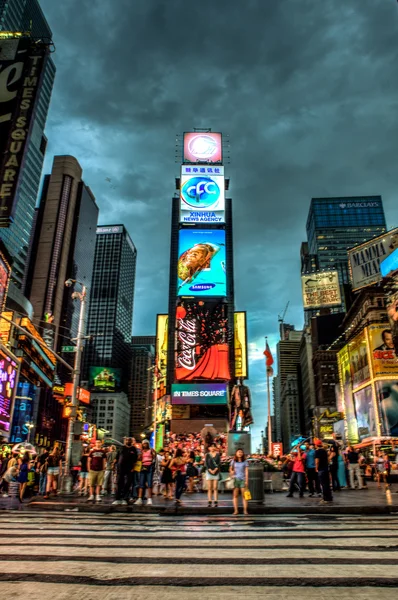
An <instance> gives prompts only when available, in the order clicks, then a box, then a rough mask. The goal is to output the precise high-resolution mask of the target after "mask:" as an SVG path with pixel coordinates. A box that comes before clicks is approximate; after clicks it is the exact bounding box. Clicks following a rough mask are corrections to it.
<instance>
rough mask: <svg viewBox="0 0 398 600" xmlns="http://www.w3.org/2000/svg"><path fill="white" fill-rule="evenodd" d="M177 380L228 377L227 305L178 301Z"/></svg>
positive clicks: (221, 378) (223, 378) (224, 378)
mask: <svg viewBox="0 0 398 600" xmlns="http://www.w3.org/2000/svg"><path fill="white" fill-rule="evenodd" d="M176 329H177V331H176V337H177V345H176V350H177V351H176V367H175V379H176V380H177V381H194V380H222V381H227V380H229V379H230V377H231V376H230V370H229V349H228V317H227V306H226V305H225V304H224V303H222V302H218V303H211V302H204V301H197V302H195V301H192V302H190V301H188V302H182V303H181V304H180V305H179V306H178V307H177V312H176Z"/></svg>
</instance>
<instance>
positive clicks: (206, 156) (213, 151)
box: [183, 131, 222, 163]
mask: <svg viewBox="0 0 398 600" xmlns="http://www.w3.org/2000/svg"><path fill="white" fill-rule="evenodd" d="M183 162H185V163H187V162H188V163H221V162H222V134H221V133H212V132H205V133H200V132H198V131H190V132H186V133H184V153H183Z"/></svg>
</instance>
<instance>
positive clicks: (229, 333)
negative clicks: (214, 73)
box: [167, 130, 248, 433]
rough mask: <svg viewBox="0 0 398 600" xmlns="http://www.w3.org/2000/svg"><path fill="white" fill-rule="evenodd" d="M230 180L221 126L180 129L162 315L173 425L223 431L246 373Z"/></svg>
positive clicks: (178, 428)
mask: <svg viewBox="0 0 398 600" xmlns="http://www.w3.org/2000/svg"><path fill="white" fill-rule="evenodd" d="M228 184H229V180H228V179H225V174H224V164H223V145H222V134H221V133H213V132H211V131H210V130H197V131H193V132H189V133H184V136H183V156H182V164H181V173H180V177H179V178H178V179H177V180H176V188H177V194H176V195H175V197H174V198H173V204H172V225H171V256H170V286H169V315H168V351H167V391H168V393H169V394H170V396H171V404H172V406H171V409H172V416H171V427H170V428H171V430H172V431H173V432H175V433H188V432H195V431H201V430H202V429H203V428H204V427H210V426H211V427H213V428H214V429H216V430H217V431H218V432H226V431H228V429H229V421H230V409H229V405H228V401H229V398H231V393H232V389H233V386H234V384H235V383H236V377H239V378H240V379H241V380H243V379H245V378H246V377H247V352H246V328H245V324H246V319H245V313H239V315H240V317H239V318H238V317H235V315H234V270H233V236H232V201H231V199H229V198H226V197H225V191H226V190H228ZM237 327H240V334H239V333H238V335H236V334H235V331H234V329H236V328H237ZM235 353H236V359H235ZM245 389H247V388H245ZM235 416H236V415H235ZM234 423H235V424H236V419H235V420H234ZM247 424H248V423H247ZM234 427H235V425H234Z"/></svg>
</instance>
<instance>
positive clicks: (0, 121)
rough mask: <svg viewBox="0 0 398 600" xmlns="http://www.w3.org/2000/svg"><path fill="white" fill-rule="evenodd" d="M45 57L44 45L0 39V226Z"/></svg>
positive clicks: (9, 208) (4, 223)
mask: <svg viewBox="0 0 398 600" xmlns="http://www.w3.org/2000/svg"><path fill="white" fill-rule="evenodd" d="M47 55H48V46H46V45H45V44H43V43H41V44H38V43H37V42H36V43H34V42H33V41H32V40H31V39H29V38H27V37H26V38H19V39H6V40H4V39H3V40H0V71H1V77H0V227H9V225H10V222H11V221H12V217H13V211H14V204H15V199H16V192H17V188H18V184H19V173H20V169H21V164H22V161H23V156H24V150H25V146H26V141H27V139H28V137H29V136H30V133H31V124H32V117H33V114H34V110H35V105H36V99H37V96H38V94H37V92H38V89H39V87H40V82H41V74H42V72H43V67H44V64H45V61H46V58H47Z"/></svg>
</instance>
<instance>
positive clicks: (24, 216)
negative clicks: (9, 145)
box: [0, 0, 55, 287]
mask: <svg viewBox="0 0 398 600" xmlns="http://www.w3.org/2000/svg"><path fill="white" fill-rule="evenodd" d="M0 31H30V32H31V35H32V37H34V38H44V39H45V40H51V38H52V32H51V29H50V28H49V26H48V23H47V21H46V19H45V17H44V15H43V12H42V10H41V8H40V5H39V3H38V0H0ZM54 78H55V65H54V63H53V61H52V59H51V58H49V59H48V60H47V61H46V65H45V67H44V73H43V80H42V85H41V87H40V90H39V92H38V101H37V108H36V112H35V115H34V117H33V126H32V134H31V137H30V139H29V140H28V142H27V145H26V150H25V156H24V166H23V168H22V171H21V175H20V177H21V179H20V186H19V189H18V198H17V204H16V210H15V215H14V222H13V223H12V224H11V225H10V227H9V228H8V229H2V230H1V231H0V236H1V238H2V239H3V240H4V242H5V244H6V246H7V249H8V250H9V252H10V254H11V255H12V257H13V260H14V263H13V268H12V275H11V279H12V281H13V282H14V283H15V284H16V285H17V286H18V287H22V285H23V278H24V272H25V268H26V263H27V255H28V250H29V241H30V236H31V231H32V224H33V219H34V214H35V206H36V201H37V196H38V192H39V187H40V178H41V172H42V168H43V162H44V155H45V150H46V138H45V136H44V127H45V123H46V119H47V113H48V108H49V105H50V99H51V93H52V88H53V85H54Z"/></svg>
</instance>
